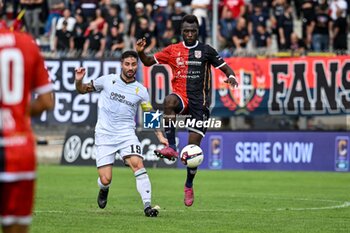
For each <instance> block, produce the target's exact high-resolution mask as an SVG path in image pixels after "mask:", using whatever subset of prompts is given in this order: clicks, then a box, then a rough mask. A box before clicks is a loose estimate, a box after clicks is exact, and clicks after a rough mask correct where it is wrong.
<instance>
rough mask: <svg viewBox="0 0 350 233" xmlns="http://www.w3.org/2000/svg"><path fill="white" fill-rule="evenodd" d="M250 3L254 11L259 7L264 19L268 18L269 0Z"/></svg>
mask: <svg viewBox="0 0 350 233" xmlns="http://www.w3.org/2000/svg"><path fill="white" fill-rule="evenodd" d="M250 2H251V8H252V9H254V7H255V6H260V7H261V11H262V13H263V15H264V17H266V18H269V17H270V8H271V1H270V0H251V1H250Z"/></svg>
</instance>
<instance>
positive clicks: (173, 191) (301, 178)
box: [31, 166, 350, 233]
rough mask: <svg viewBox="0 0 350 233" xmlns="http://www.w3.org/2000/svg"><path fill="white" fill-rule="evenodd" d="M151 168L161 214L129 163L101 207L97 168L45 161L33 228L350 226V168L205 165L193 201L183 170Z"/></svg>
mask: <svg viewBox="0 0 350 233" xmlns="http://www.w3.org/2000/svg"><path fill="white" fill-rule="evenodd" d="M148 174H149V176H150V178H151V182H152V189H153V195H152V196H153V205H159V206H160V207H161V210H160V215H159V216H158V218H147V217H145V216H144V215H143V210H142V202H141V199H140V197H139V194H138V193H137V191H136V185H135V179H134V177H133V174H132V172H131V171H130V170H129V169H128V168H114V173H113V176H114V177H113V183H112V186H111V189H110V192H109V199H108V205H107V207H106V209H104V210H100V209H99V208H98V207H97V203H96V197H97V192H98V187H97V184H96V180H97V172H96V168H94V167H65V166H40V167H39V174H38V176H39V178H38V182H37V192H36V205H35V211H34V220H33V224H32V226H31V232H32V233H37V232H40V233H56V232H57V233H70V232H72V233H90V232H91V233H112V232H113V233H116V232H130V233H137V232H142V233H143V232H152V233H157V232H164V233H168V232H174V233H181V232H191V233H192V232H201V233H211V232H225V233H231V232H266V233H271V232H291V233H296V232H327V233H328V232H336V233H340V232H350V221H349V219H350V206H349V205H350V182H349V181H350V173H323V172H266V171H203V170H202V171H199V173H198V174H197V177H196V180H195V203H194V205H193V206H192V207H190V208H187V207H185V206H184V204H183V184H184V179H185V170H176V169H148Z"/></svg>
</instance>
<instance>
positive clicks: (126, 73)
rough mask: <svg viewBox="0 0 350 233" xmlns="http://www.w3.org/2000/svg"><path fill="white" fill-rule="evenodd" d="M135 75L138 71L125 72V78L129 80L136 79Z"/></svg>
mask: <svg viewBox="0 0 350 233" xmlns="http://www.w3.org/2000/svg"><path fill="white" fill-rule="evenodd" d="M135 74H136V71H134V70H128V71H126V72H124V76H125V77H126V78H127V79H134V78H135Z"/></svg>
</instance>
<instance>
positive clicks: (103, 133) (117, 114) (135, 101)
mask: <svg viewBox="0 0 350 233" xmlns="http://www.w3.org/2000/svg"><path fill="white" fill-rule="evenodd" d="M92 85H93V86H94V88H95V89H96V91H100V96H99V99H98V114H97V123H96V127H95V144H96V145H110V144H118V143H121V142H124V141H125V140H133V139H135V138H136V139H137V137H136V135H135V125H136V123H135V116H136V112H137V109H138V106H139V105H141V104H142V105H144V104H145V103H149V95H148V92H147V89H146V87H144V86H143V85H142V84H141V83H139V82H138V81H136V80H135V81H133V82H130V83H126V82H125V81H124V80H123V79H122V78H121V77H120V76H117V75H116V74H110V75H104V76H101V77H98V78H96V79H95V80H93V81H92Z"/></svg>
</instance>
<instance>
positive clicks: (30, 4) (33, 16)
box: [20, 0, 43, 38]
mask: <svg viewBox="0 0 350 233" xmlns="http://www.w3.org/2000/svg"><path fill="white" fill-rule="evenodd" d="M20 3H21V5H22V8H24V9H25V10H26V12H25V14H24V19H25V22H26V28H27V31H28V32H29V33H30V34H32V36H34V37H35V38H38V37H39V35H40V31H39V30H40V19H39V15H40V12H41V9H42V4H43V0H33V1H32V0H21V1H20Z"/></svg>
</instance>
